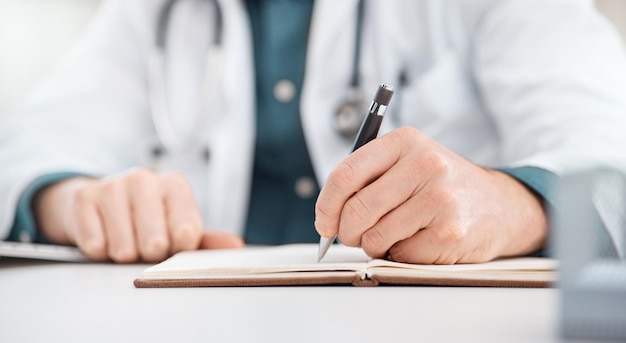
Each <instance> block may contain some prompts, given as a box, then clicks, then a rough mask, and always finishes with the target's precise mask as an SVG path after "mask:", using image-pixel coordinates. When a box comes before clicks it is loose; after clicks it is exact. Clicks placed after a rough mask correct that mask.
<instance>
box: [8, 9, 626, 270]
mask: <svg viewBox="0 0 626 343" xmlns="http://www.w3.org/2000/svg"><path fill="white" fill-rule="evenodd" d="M625 57H626V55H625V54H624V48H623V46H622V45H621V42H620V39H619V37H618V35H617V34H616V33H615V31H614V30H613V29H612V28H611V27H610V26H609V24H608V23H607V22H606V20H604V19H603V18H602V17H601V16H600V15H599V14H598V13H596V11H595V9H594V8H593V3H592V2H591V1H585V0H550V1H546V0H525V1H514V0H510V1H509V0H497V1H488V0H484V1H478V0H476V1H437V0H432V1H429V0H422V1H401V0H395V1H382V0H362V1H358V0H344V1H332V0H318V1H315V2H314V3H313V1H312V0H298V1H271V0H267V1H253V0H249V1H234V0H233V1H230V0H218V1H217V2H215V1H210V0H180V1H169V0H167V1H165V0H163V1H121V0H112V1H107V2H105V4H104V5H103V7H102V9H101V11H100V13H99V15H98V16H97V18H96V19H95V21H94V23H93V24H92V26H91V27H90V29H89V32H88V33H87V35H86V36H85V37H84V39H83V41H82V43H81V44H80V45H79V46H78V47H77V48H76V49H75V50H74V52H73V53H72V54H71V56H70V57H69V58H68V60H67V62H66V63H65V64H64V65H63V66H61V67H60V68H59V69H58V70H57V71H56V72H55V73H54V74H53V75H51V76H50V77H49V78H48V79H47V80H46V81H45V82H43V84H41V85H40V86H39V87H38V88H37V89H36V90H35V91H34V93H33V95H32V97H31V98H30V101H29V102H28V104H26V106H25V108H24V109H23V110H22V111H21V112H20V113H17V114H15V115H14V116H12V117H11V118H10V120H9V121H7V122H4V123H2V125H0V166H2V167H1V168H0V197H1V198H0V235H1V236H2V237H6V238H9V239H14V240H42V241H51V242H56V243H64V244H76V245H77V246H78V247H79V248H80V249H81V250H82V251H83V252H84V253H85V254H87V255H88V256H90V257H91V258H93V259H111V260H113V261H115V262H133V261H137V260H144V261H159V260H162V259H164V258H166V257H167V256H169V255H170V254H172V253H175V252H177V251H181V250H187V249H196V248H199V247H200V248H219V247H236V246H241V245H243V244H244V239H245V241H246V242H249V243H265V244H267V243H269V244H276V243H288V242H302V241H308V242H317V241H318V239H319V236H318V233H319V234H320V235H323V236H327V237H330V236H333V235H335V234H338V236H339V239H340V240H341V242H343V243H344V244H346V245H350V246H360V247H362V248H363V249H364V250H365V251H366V252H367V253H368V254H369V255H371V256H374V257H386V258H390V259H392V260H397V261H406V262H419V263H442V264H449V263H461V262H479V261H486V260H490V259H493V258H496V257H499V256H512V255H524V254H530V253H534V252H537V251H540V250H541V249H542V248H543V247H544V245H545V242H546V236H547V234H548V226H547V219H546V206H548V203H549V202H550V194H549V193H548V192H547V186H548V184H549V181H550V180H551V179H553V178H556V177H558V176H559V175H561V174H563V173H567V172H569V171H572V170H576V169H578V168H587V167H593V166H600V165H601V166H608V167H612V168H619V169H621V170H626V161H625V159H626V154H624V152H623V151H624V147H626V135H625V134H624V132H626V115H625V114H626V93H625V90H626V58H625ZM381 82H385V83H390V84H393V85H394V86H395V88H396V95H395V97H394V100H393V102H392V104H391V106H390V108H389V111H388V113H387V115H386V116H387V118H386V119H385V121H384V123H383V128H382V130H381V137H380V138H379V139H376V140H374V141H372V142H370V143H369V144H367V145H365V146H364V147H362V148H361V149H359V150H358V151H356V152H355V153H353V154H351V155H348V153H349V151H350V146H351V134H352V132H351V131H352V130H353V127H354V125H351V124H350V123H351V122H354V121H355V119H354V118H353V117H351V113H361V111H360V110H359V109H358V105H359V103H360V102H361V101H362V99H366V100H369V99H370V98H371V96H372V92H374V91H375V89H376V86H377V85H378V84H379V83H381ZM346 105H347V106H348V109H349V110H348V111H347V112H343V111H340V110H339V108H341V107H342V106H346ZM350 109H352V111H350ZM356 121H357V122H358V118H357V119H356ZM383 134H384V135H383ZM320 186H321V190H320ZM318 193H319V196H318ZM313 223H314V226H313ZM206 228H210V229H217V230H222V231H212V230H205V229H206ZM315 229H316V230H317V232H316V230H315Z"/></svg>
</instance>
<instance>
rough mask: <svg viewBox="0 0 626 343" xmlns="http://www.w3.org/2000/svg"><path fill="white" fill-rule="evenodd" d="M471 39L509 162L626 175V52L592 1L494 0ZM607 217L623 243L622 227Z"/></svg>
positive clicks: (480, 86) (482, 88) (481, 81)
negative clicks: (607, 169)
mask: <svg viewBox="0 0 626 343" xmlns="http://www.w3.org/2000/svg"><path fill="white" fill-rule="evenodd" d="M473 40H474V41H473V47H474V52H473V56H472V57H473V61H472V63H473V72H474V74H475V79H476V83H477V86H478V89H479V92H480V94H481V96H482V97H483V99H484V102H485V104H486V107H487V110H488V112H489V113H490V114H491V115H492V117H493V118H494V123H495V125H496V127H497V131H498V134H499V135H500V137H501V142H502V150H501V151H502V156H501V157H502V161H503V162H504V165H505V166H507V167H519V166H532V167H538V168H542V169H545V170H549V171H552V172H554V173H555V174H556V175H559V176H561V175H565V174H569V173H573V172H576V171H579V170H588V169H595V168H599V167H605V168H609V169H613V170H618V171H621V172H622V173H624V172H625V171H626V167H625V166H626V153H625V151H626V149H625V148H626V134H625V133H626V53H625V50H624V46H623V43H622V41H621V40H620V38H619V36H618V34H617V33H616V31H615V30H614V29H613V28H612V27H611V26H610V24H609V23H608V21H607V20H606V19H605V18H604V17H602V16H601V15H600V14H599V13H598V12H597V11H596V9H595V8H594V5H593V2H592V1H585V0H551V1H542V0H524V1H514V0H511V1H493V2H492V4H491V7H490V9H489V10H488V11H486V12H484V14H483V17H482V18H481V19H480V20H479V21H478V22H477V25H476V28H475V30H474V33H473ZM602 219H603V222H604V224H605V228H606V229H607V231H608V233H609V235H610V236H611V237H612V238H613V243H615V242H620V239H619V237H621V235H622V233H621V231H623V228H622V227H620V226H616V225H609V224H610V223H612V222H615V221H614V220H611V218H609V217H606V216H603V218H602ZM602 235H603V236H606V234H605V233H604V232H603V233H602ZM614 246H615V247H617V248H618V249H619V247H620V245H619V244H614ZM622 253H623V252H622Z"/></svg>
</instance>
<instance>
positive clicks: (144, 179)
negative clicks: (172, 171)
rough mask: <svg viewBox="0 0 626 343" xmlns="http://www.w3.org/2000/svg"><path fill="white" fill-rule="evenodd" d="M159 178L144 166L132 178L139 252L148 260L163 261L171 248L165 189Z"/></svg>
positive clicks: (134, 216) (143, 258)
mask: <svg viewBox="0 0 626 343" xmlns="http://www.w3.org/2000/svg"><path fill="white" fill-rule="evenodd" d="M158 180H159V179H158V177H157V176H155V175H154V174H152V173H150V172H148V171H144V170H138V171H135V172H134V174H133V175H132V176H131V177H130V179H129V187H130V190H131V191H130V194H129V196H130V199H131V200H130V201H131V208H132V214H133V222H134V226H135V233H136V236H137V245H138V248H139V255H140V256H141V259H142V260H143V261H146V262H157V261H162V260H164V259H165V258H166V257H167V256H168V254H169V252H170V241H169V236H168V233H167V228H166V224H165V206H164V204H163V189H162V186H161V185H159V184H158Z"/></svg>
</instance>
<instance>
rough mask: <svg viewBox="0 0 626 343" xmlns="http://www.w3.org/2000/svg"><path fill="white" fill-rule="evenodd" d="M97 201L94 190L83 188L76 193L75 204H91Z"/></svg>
mask: <svg viewBox="0 0 626 343" xmlns="http://www.w3.org/2000/svg"><path fill="white" fill-rule="evenodd" d="M94 200H95V195H94V189H93V188H91V187H81V188H78V189H77V190H76V191H75V192H74V202H75V203H79V204H85V203H91V202H93V201H94Z"/></svg>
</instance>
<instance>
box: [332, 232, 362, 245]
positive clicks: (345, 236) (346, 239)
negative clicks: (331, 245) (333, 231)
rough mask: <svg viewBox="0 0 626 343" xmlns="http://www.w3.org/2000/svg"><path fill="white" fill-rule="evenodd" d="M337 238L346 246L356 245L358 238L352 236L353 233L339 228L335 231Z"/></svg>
mask: <svg viewBox="0 0 626 343" xmlns="http://www.w3.org/2000/svg"><path fill="white" fill-rule="evenodd" d="M337 238H338V239H339V241H340V242H341V243H342V244H343V245H346V246H349V247H358V246H359V240H358V239H357V238H355V237H354V235H351V234H349V233H348V232H347V231H346V230H341V229H340V230H339V232H338V233H337Z"/></svg>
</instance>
